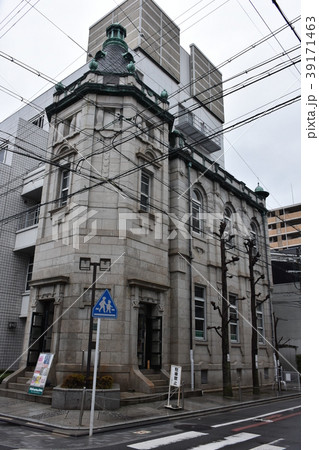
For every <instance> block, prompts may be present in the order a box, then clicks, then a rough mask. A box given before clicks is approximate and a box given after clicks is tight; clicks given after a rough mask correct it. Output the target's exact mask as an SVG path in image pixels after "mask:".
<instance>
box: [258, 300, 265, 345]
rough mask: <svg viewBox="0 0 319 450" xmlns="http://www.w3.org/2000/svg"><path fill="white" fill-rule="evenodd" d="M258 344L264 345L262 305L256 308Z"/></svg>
mask: <svg viewBox="0 0 319 450" xmlns="http://www.w3.org/2000/svg"><path fill="white" fill-rule="evenodd" d="M256 317H257V332H258V342H259V343H260V344H263V343H264V314H263V307H262V305H257V307H256Z"/></svg>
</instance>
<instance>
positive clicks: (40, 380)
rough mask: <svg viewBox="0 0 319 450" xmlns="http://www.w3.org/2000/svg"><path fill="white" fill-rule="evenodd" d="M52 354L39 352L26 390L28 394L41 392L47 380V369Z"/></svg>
mask: <svg viewBox="0 0 319 450" xmlns="http://www.w3.org/2000/svg"><path fill="white" fill-rule="evenodd" d="M53 356H54V354H53V353H40V355H39V358H38V362H37V365H36V366H35V369H34V373H33V377H32V380H31V383H30V387H29V390H28V393H29V394H37V395H42V394H43V391H44V388H45V383H46V382H47V378H48V375H49V370H50V367H51V364H52V360H53Z"/></svg>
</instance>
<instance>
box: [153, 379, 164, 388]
mask: <svg viewBox="0 0 319 450" xmlns="http://www.w3.org/2000/svg"><path fill="white" fill-rule="evenodd" d="M152 382H153V384H154V386H158V387H160V386H168V381H167V380H156V381H153V380H152Z"/></svg>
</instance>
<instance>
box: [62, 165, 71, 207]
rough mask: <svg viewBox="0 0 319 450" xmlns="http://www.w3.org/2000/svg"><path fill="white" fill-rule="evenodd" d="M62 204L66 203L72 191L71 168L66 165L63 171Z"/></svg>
mask: <svg viewBox="0 0 319 450" xmlns="http://www.w3.org/2000/svg"><path fill="white" fill-rule="evenodd" d="M60 186H61V190H60V206H64V205H66V203H67V201H68V195H69V191H70V169H69V167H66V168H65V169H63V170H62V173H61V184H60Z"/></svg>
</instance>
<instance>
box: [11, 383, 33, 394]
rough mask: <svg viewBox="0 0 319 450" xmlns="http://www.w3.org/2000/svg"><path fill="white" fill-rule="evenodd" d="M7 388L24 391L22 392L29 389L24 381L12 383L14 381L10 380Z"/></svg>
mask: <svg viewBox="0 0 319 450" xmlns="http://www.w3.org/2000/svg"><path fill="white" fill-rule="evenodd" d="M8 389H13V390H15V391H24V392H26V391H27V390H28V389H29V386H27V385H26V384H24V383H14V382H11V383H9V385H8Z"/></svg>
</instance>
